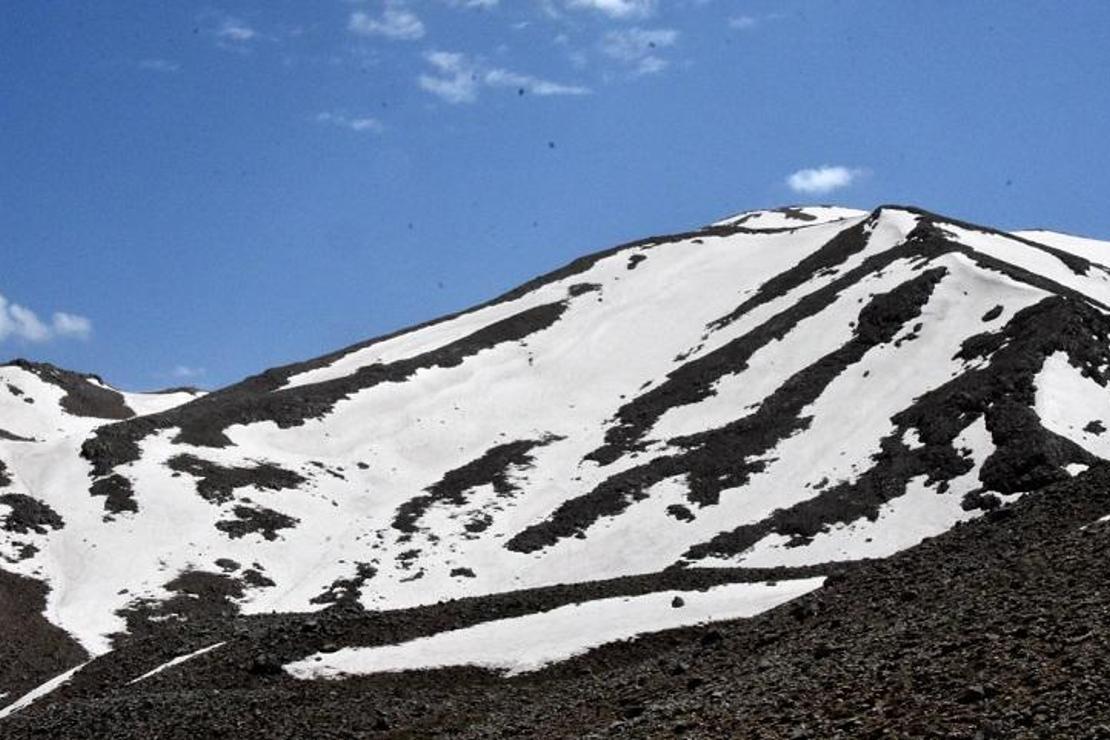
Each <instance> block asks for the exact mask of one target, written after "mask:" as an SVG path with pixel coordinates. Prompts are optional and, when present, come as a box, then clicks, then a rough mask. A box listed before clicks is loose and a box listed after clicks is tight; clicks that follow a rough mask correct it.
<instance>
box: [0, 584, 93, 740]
mask: <svg viewBox="0 0 1110 740" xmlns="http://www.w3.org/2000/svg"><path fill="white" fill-rule="evenodd" d="M48 592H49V588H47V586H46V585H45V584H43V583H41V582H39V581H36V580H33V579H31V578H27V577H25V576H21V575H17V574H15V573H9V572H7V571H5V570H3V569H0V625H3V628H4V635H5V637H4V639H0V694H7V697H6V698H0V707H3V706H5V705H7V704H8V703H9V702H11V701H14V700H16V699H17V698H19V697H20V696H21V695H22V694H24V693H26V692H28V691H30V690H31V689H32V688H34V687H35V686H38V685H39V684H41V683H43V682H44V681H46V680H47V679H50V678H52V677H54V676H56V675H58V674H59V673H62V672H63V671H65V670H66V669H68V668H70V667H72V666H74V665H77V664H79V663H80V662H82V661H83V660H85V659H86V658H87V657H88V656H87V654H86V653H85V650H84V649H83V648H82V647H81V646H80V645H78V644H77V642H76V641H75V640H74V639H73V638H72V637H70V636H69V635H68V634H66V633H65V632H64V631H63V630H62V629H60V628H59V627H57V626H55V625H53V624H51V623H50V622H49V621H48V620H47V619H46V617H44V616H43V612H44V611H45V609H46V596H47V594H48ZM3 722H4V720H0V735H3V736H4V737H13V738H14V737H18V736H17V735H9V734H7V728H5V727H4V726H3V724H2V723H3Z"/></svg>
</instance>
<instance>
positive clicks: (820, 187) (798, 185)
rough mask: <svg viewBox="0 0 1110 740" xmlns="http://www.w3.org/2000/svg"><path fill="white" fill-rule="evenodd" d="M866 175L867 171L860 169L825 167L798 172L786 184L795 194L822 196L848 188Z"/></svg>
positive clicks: (788, 178) (787, 179)
mask: <svg viewBox="0 0 1110 740" xmlns="http://www.w3.org/2000/svg"><path fill="white" fill-rule="evenodd" d="M866 174H867V171H866V170H863V169H860V168H854V167H844V166H840V165H838V166H830V165H825V166H824V167H815V168H812V169H805V170H798V171H797V172H795V173H793V174H791V175H790V176H789V177H787V178H786V184H787V185H789V186H790V189H791V190H793V191H794V192H795V193H802V194H805V195H821V194H822V193H831V192H832V191H833V190H839V189H840V188H846V187H848V186H849V185H851V184H852V183H853V182H855V181H856V180H858V179H859V178H861V177H863V176H864V175H866Z"/></svg>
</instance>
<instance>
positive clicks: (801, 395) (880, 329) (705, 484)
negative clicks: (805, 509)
mask: <svg viewBox="0 0 1110 740" xmlns="http://www.w3.org/2000/svg"><path fill="white" fill-rule="evenodd" d="M946 272H947V271H946V269H945V268H943V267H936V268H932V269H930V270H927V271H925V272H923V273H921V274H919V275H918V276H917V277H915V278H913V279H911V280H908V281H906V282H905V283H903V284H902V285H900V286H898V287H897V288H895V289H894V290H892V291H890V292H888V293H882V294H878V295H876V296H874V297H873V298H872V299H871V300H870V302H868V303H867V305H866V306H864V308H863V310H861V311H860V314H859V317H858V320H857V324H856V328H855V334H854V336H853V337H852V339H850V340H849V341H848V342H847V343H845V344H844V345H843V346H842V347H840V348H839V349H837V350H835V351H833V352H831V353H830V354H828V355H826V356H824V357H822V358H820V359H819V360H817V361H816V362H814V363H813V364H812V365H810V366H809V367H807V368H805V369H803V370H801V371H800V372H798V373H796V374H795V375H793V376H792V377H791V378H789V379H788V380H787V381H786V382H785V383H783V384H782V385H781V386H780V387H779V388H778V389H777V390H776V391H775V392H774V393H772V394H771V395H770V396H768V397H767V399H766V400H765V401H764V402H763V403H762V404H761V405H760V408H759V409H758V410H757V411H756V412H755V413H753V414H751V415H750V416H747V417H744V418H742V419H739V420H737V421H734V422H732V423H730V424H727V425H725V426H723V427H720V428H718V429H713V430H710V431H707V432H702V433H699V434H695V435H690V436H687V437H680V438H676V439H672V440H670V442H671V444H674V445H678V446H680V447H684V448H686V449H687V451H686V452H684V453H681V454H678V455H668V456H664V457H659V458H656V459H654V460H652V461H651V462H649V463H647V464H645V465H641V466H638V467H635V468H632V469H630V470H628V471H625V472H622V473H619V474H617V475H614V476H612V477H611V478H609V479H607V480H605V481H604V482H602V483H601V484H600V485H598V486H597V487H596V488H594V489H593V490H592V491H590V492H589V493H587V494H585V495H583V496H579V497H577V498H573V499H569V500H567V501H566V502H564V503H563V504H562V505H560V506H559V508H557V509H556V510H555V512H554V513H552V514H551V516H550V517H548V518H547V519H546V520H544V521H542V522H539V523H537V524H534V525H532V526H530V527H528V528H526V529H524V530H522V531H521V532H519V533H518V534H517V535H515V536H514V537H513V538H512V539H511V540H509V542H508V543H506V545H505V546H506V548H508V549H509V550H513V551H516V552H533V551H536V550H539V549H542V548H544V547H548V546H550V545H553V544H555V543H556V542H558V541H559V540H560V539H563V538H565V537H571V536H575V535H578V534H580V533H582V532H584V531H585V530H586V529H587V528H588V527H590V526H591V525H593V524H594V523H595V522H597V521H598V520H599V519H600V518H602V517H606V516H615V515H617V514H619V513H621V512H622V511H624V510H625V509H626V508H628V506H630V505H631V504H632V503H633V502H635V501H638V500H642V499H643V498H645V497H646V496H647V495H648V494H647V489H648V488H649V487H650V486H652V485H654V484H656V483H658V482H659V481H661V480H663V479H665V478H668V477H670V476H673V475H682V474H685V475H686V476H687V484H688V486H689V488H690V493H689V499H690V501H691V502H693V503H696V504H699V505H701V506H707V505H712V504H715V503H717V500H718V496H719V494H720V492H721V491H722V490H724V489H726V488H733V487H736V486H741V485H743V484H744V483H746V482H747V481H748V479H749V478H750V476H751V475H752V474H753V473H757V472H759V471H761V470H763V468H764V467H765V466H766V464H767V463H766V461H764V460H760V459H758V458H759V457H761V456H762V455H764V454H765V453H766V452H768V451H769V450H771V449H773V448H774V447H775V445H776V444H778V443H779V442H780V441H781V440H782V439H785V438H786V437H788V436H790V435H791V434H793V433H795V432H797V431H799V430H801V429H805V428H806V427H807V426H808V425H809V419H808V418H804V417H801V416H800V413H801V411H802V410H803V409H804V408H805V407H806V406H808V405H809V404H810V403H812V402H813V401H814V400H815V399H816V398H817V397H818V396H820V395H821V393H822V392H823V391H824V390H825V388H826V387H827V386H828V384H829V383H831V382H832V381H833V379H835V378H836V377H837V376H838V375H839V374H840V373H842V372H843V371H844V369H845V368H847V367H849V366H850V365H852V364H854V363H856V362H858V361H859V360H860V359H861V358H862V357H863V356H864V355H865V354H866V353H867V351H868V350H869V349H871V348H872V347H875V346H877V345H879V344H883V343H885V342H888V341H890V340H891V339H893V338H894V336H895V335H896V334H897V333H898V331H899V330H900V329H901V328H902V327H903V326H904V325H905V324H906V323H907V322H909V321H911V320H912V319H914V318H916V317H918V316H920V315H921V310H922V308H923V307H924V306H925V304H926V303H927V302H928V300H929V297H930V296H931V295H932V293H933V289H934V288H935V287H936V285H937V283H939V282H940V280H941V279H942V278H943V276H944V275H945V273H946Z"/></svg>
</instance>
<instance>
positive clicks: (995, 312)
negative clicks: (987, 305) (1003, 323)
mask: <svg viewBox="0 0 1110 740" xmlns="http://www.w3.org/2000/svg"><path fill="white" fill-rule="evenodd" d="M1001 315H1002V306H1001V305H997V306H995V307H994V308H992V309H991V310H989V311H987V312H986V313H985V314H983V321H994V320H995V319H997V318H998V317H999V316H1001Z"/></svg>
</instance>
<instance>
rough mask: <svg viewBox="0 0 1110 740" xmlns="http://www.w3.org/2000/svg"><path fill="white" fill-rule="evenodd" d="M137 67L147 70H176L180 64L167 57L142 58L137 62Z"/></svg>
mask: <svg viewBox="0 0 1110 740" xmlns="http://www.w3.org/2000/svg"><path fill="white" fill-rule="evenodd" d="M139 69H145V70H147V71H148V72H177V71H179V70H180V69H181V65H180V64H178V63H177V62H173V61H170V60H169V59H143V60H141V61H140V62H139Z"/></svg>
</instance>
